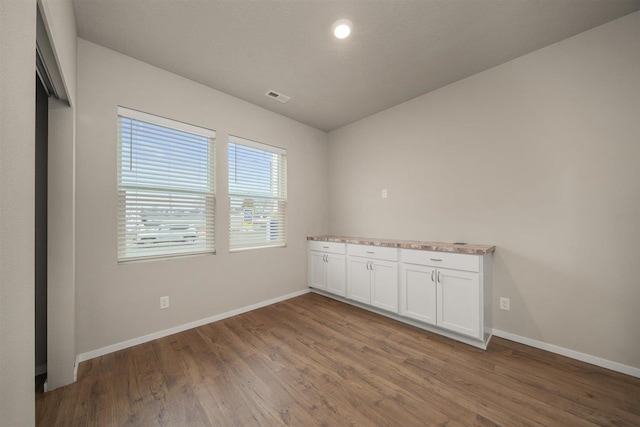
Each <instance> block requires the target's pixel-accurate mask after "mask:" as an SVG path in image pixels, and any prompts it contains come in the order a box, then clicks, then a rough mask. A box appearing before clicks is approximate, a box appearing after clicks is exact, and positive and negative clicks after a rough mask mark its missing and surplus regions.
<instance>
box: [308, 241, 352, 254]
mask: <svg viewBox="0 0 640 427" xmlns="http://www.w3.org/2000/svg"><path fill="white" fill-rule="evenodd" d="M345 246H346V244H344V243H336V242H320V241H317V240H309V249H310V250H312V251H322V252H331V253H334V254H343V255H344V254H345V253H346V249H345Z"/></svg>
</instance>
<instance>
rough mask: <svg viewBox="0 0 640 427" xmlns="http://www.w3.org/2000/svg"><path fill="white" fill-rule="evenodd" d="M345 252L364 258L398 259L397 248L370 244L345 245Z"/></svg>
mask: <svg viewBox="0 0 640 427" xmlns="http://www.w3.org/2000/svg"><path fill="white" fill-rule="evenodd" d="M347 254H349V255H353V256H361V257H366V258H372V259H373V258H375V259H383V260H386V261H397V260H398V248H387V247H384V246H370V245H347Z"/></svg>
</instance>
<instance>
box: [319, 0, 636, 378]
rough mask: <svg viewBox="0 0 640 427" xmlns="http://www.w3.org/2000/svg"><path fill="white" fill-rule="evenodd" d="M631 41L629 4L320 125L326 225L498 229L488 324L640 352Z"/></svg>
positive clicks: (376, 229)
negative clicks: (599, 21)
mask: <svg viewBox="0 0 640 427" xmlns="http://www.w3.org/2000/svg"><path fill="white" fill-rule="evenodd" d="M639 52H640V12H637V13H634V14H632V15H628V16H626V17H623V18H621V19H618V20H616V21H613V22H611V23H608V24H605V25H603V26H601V27H598V28H595V29H593V30H591V31H588V32H586V33H582V34H580V35H577V36H575V37H573V38H570V39H567V40H564V41H562V42H560V43H557V44H554V45H552V46H550V47H547V48H544V49H541V50H539V51H536V52H534V53H531V54H529V55H526V56H523V57H521V58H519V59H516V60H514V61H511V62H508V63H506V64H503V65H500V66H498V67H496V68H493V69H491V70H488V71H486V72H483V73H480V74H477V75H475V76H473V77H470V78H467V79H465V80H462V81H459V82H457V83H454V84H452V85H450V86H447V87H445V88H442V89H440V90H437V91H435V92H432V93H430V94H427V95H424V96H421V97H419V98H416V99H414V100H412V101H409V102H406V103H404V104H401V105H398V106H396V107H393V108H391V109H388V110H386V111H384V112H381V113H379V114H377V115H374V116H371V117H369V118H366V119H363V120H360V121H358V122H356V123H354V124H352V125H349V126H346V127H344V128H341V129H339V130H336V131H334V132H332V133H330V135H329V141H330V149H329V165H330V167H329V176H330V187H329V192H330V207H331V209H330V231H331V232H332V233H335V234H347V235H363V236H371V237H387V238H402V239H405V238H406V239H424V240H442V241H466V242H474V243H486V244H495V245H496V246H497V247H498V249H497V251H496V253H495V256H494V283H493V286H494V292H493V295H494V303H493V306H494V316H493V317H494V327H495V328H497V329H500V330H503V331H507V332H511V333H514V334H517V335H521V336H524V337H528V338H532V339H536V340H540V341H543V342H546V343H550V344H555V345H559V346H562V347H566V348H569V349H573V350H576V351H580V352H584V353H587V354H591V355H594V356H598V357H601V358H605V359H608V360H611V361H615V362H619V363H622V364H626V365H630V366H633V367H640V345H638V343H639V340H638V338H639V335H638V327H640V310H639V309H638V306H639V304H640V262H638V259H637V257H638V249H637V248H638V243H639V242H640V167H639V166H638V162H639V160H640V140H639V136H640V120H639V117H640V115H639V114H640V54H639ZM382 188H387V189H388V191H389V197H388V199H382V198H381V197H380V190H381V189H382ZM501 296H504V297H509V298H511V311H510V312H506V311H501V310H499V309H498V304H497V300H498V298H499V297H501Z"/></svg>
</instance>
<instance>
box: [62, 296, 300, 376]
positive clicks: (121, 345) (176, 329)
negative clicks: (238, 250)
mask: <svg viewBox="0 0 640 427" xmlns="http://www.w3.org/2000/svg"><path fill="white" fill-rule="evenodd" d="M307 293H309V289H303V290H301V291H297V292H293V293H291V294H287V295H283V296H280V297H276V298H272V299H270V300H267V301H262V302H259V303H256V304H252V305H249V306H246V307H242V308H238V309H235V310H231V311H227V312H226V313H222V314H217V315H215V316H211V317H207V318H205V319H200V320H196V321H195V322H190V323H185V324H184V325H180V326H176V327H173V328H169V329H165V330H164V331H159V332H154V333H152V334H149V335H144V336H142V337H138V338H134V339H131V340H127V341H122V342H119V343H117V344H112V345H108V346H106V347H102V348H99V349H97V350H92V351H88V352H86V353H81V354H78V356H77V357H76V365H75V367H74V373H73V376H74V381H75V380H77V376H78V365H79V364H80V362H84V361H85V360H89V359H93V358H95V357H100V356H104V355H105V354H109V353H113V352H115V351H119V350H124V349H125V348H129V347H133V346H135V345H138V344H144V343H146V342H149V341H153V340H156V339H158V338H163V337H166V336H168V335H173V334H177V333H178V332H182V331H186V330H188V329H193V328H197V327H198V326H202V325H206V324H207V323H213V322H217V321H219V320H223V319H227V318H229V317H232V316H237V315H238V314H242V313H246V312H248V311H253V310H256V309H258V308H262V307H266V306H268V305H271V304H275V303H277V302H280V301H285V300H288V299H291V298H295V297H298V296H300V295H304V294H307Z"/></svg>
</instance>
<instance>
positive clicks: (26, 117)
mask: <svg viewBox="0 0 640 427" xmlns="http://www.w3.org/2000/svg"><path fill="white" fill-rule="evenodd" d="M35 42H36V2H35V0H30V1H29V0H4V1H1V2H0V420H1V421H0V423H2V425H7V426H28V425H33V424H34V423H35V408H34V397H35V396H34V382H33V377H34V373H35V369H34V360H35V358H34V270H33V264H34V170H35V166H34V165H35V154H34V153H35V150H34V148H35V144H34V140H35Z"/></svg>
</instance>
